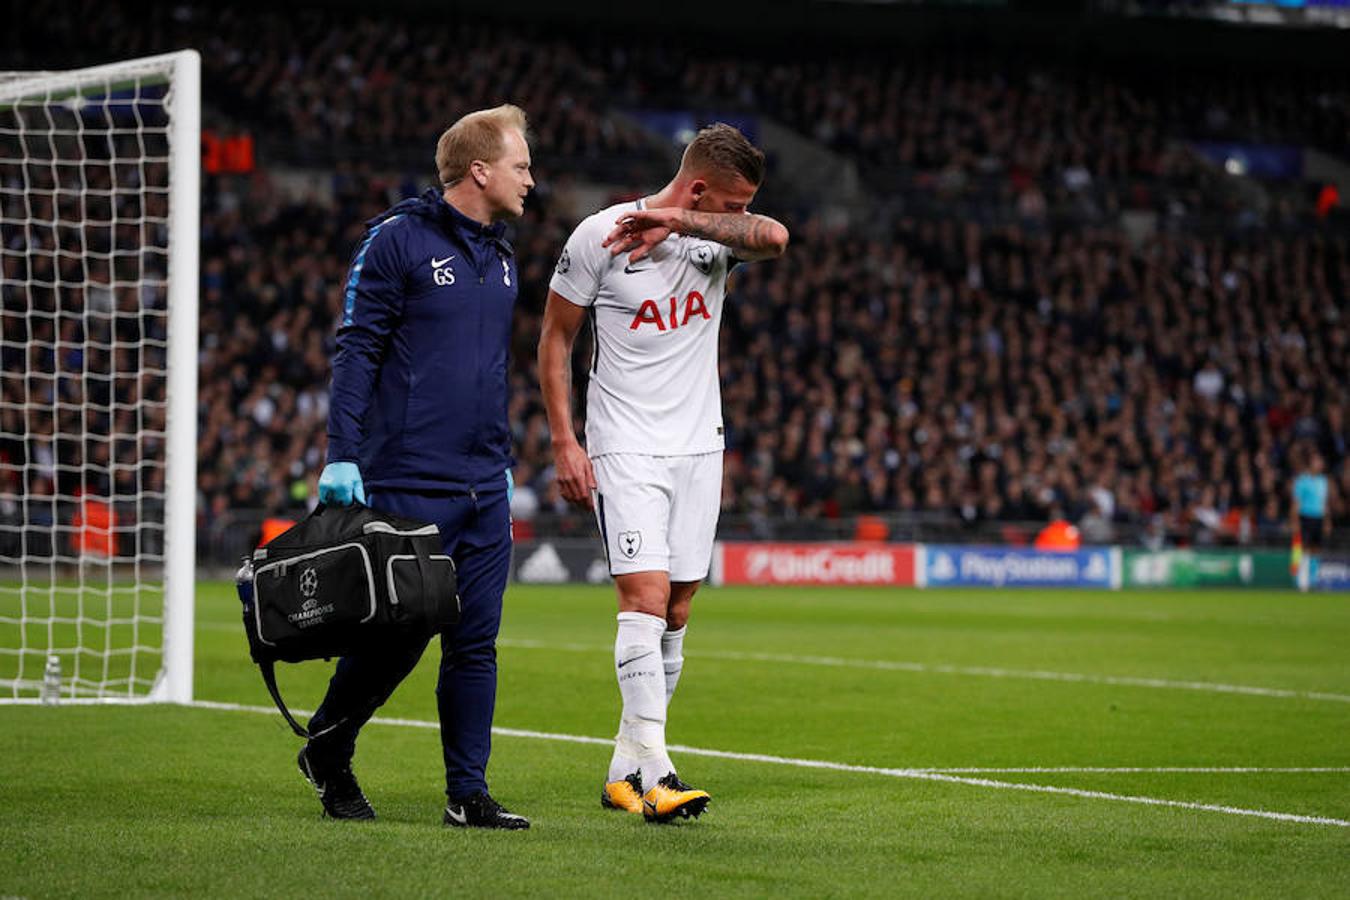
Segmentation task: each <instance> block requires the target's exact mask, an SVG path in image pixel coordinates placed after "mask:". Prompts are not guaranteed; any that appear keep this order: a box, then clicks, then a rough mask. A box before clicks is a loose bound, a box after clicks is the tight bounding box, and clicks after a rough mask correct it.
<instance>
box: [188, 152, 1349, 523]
mask: <svg viewBox="0 0 1350 900" xmlns="http://www.w3.org/2000/svg"><path fill="white" fill-rule="evenodd" d="M342 184H343V187H342V189H341V190H340V192H339V194H338V197H339V208H338V209H325V208H318V207H314V206H306V205H286V204H285V203H283V202H282V201H280V200H279V199H278V197H279V192H277V191H275V190H272V189H270V188H269V186H268V184H267V182H266V180H265V179H255V180H254V181H253V182H252V183H251V184H250V191H249V195H248V196H235V195H233V194H232V193H231V192H230V190H229V189H228V188H227V186H226V184H225V183H224V182H221V183H219V184H218V185H217V187H218V188H220V190H219V191H218V192H217V193H216V194H215V195H214V200H213V203H212V210H211V212H209V213H208V215H207V217H206V227H205V240H204V243H203V259H204V260H205V266H204V273H205V274H204V278H205V293H204V295H203V318H202V333H203V336H204V338H203V340H204V344H203V348H202V360H201V361H202V370H201V385H202V388H201V390H202V414H203V428H202V431H201V444H200V452H201V458H202V459H203V460H209V461H211V464H210V465H204V466H203V474H202V491H203V499H204V500H205V501H206V505H207V507H208V508H209V509H211V511H212V513H213V514H221V513H224V512H226V511H227V510H229V509H230V508H268V509H274V510H279V509H282V508H284V507H285V506H286V505H287V504H288V503H299V502H303V501H304V500H305V499H307V498H308V496H309V492H310V489H311V487H312V484H311V483H312V479H313V477H314V474H315V473H316V472H317V470H318V468H319V467H320V462H321V450H322V447H323V432H324V422H325V417H326V412H327V409H326V390H325V388H326V381H327V377H328V354H329V350H330V347H331V337H332V330H333V321H334V318H333V317H334V315H335V314H336V311H337V309H338V304H339V296H338V291H337V288H336V285H339V284H340V282H341V280H342V277H343V273H344V270H345V264H346V257H347V253H349V252H350V248H351V247H352V246H353V245H354V244H355V243H356V240H357V238H358V237H359V231H358V226H356V225H354V224H353V223H356V222H359V221H360V220H362V219H363V218H364V217H365V215H366V214H368V213H372V212H374V211H375V210H377V209H378V208H379V207H381V206H382V205H383V204H385V203H386V202H387V201H388V197H389V196H390V195H391V194H397V193H398V190H399V188H398V185H396V184H393V183H388V184H381V183H379V181H378V180H377V179H376V180H373V181H371V180H367V179H363V178H349V179H345V180H344V181H343V182H342ZM316 221H323V222H329V223H332V225H331V227H328V228H325V229H317V230H316V229H315V228H314V225H313V223H314V222H316ZM569 224H570V223H569V222H568V221H567V220H565V219H563V218H561V217H559V216H557V215H551V214H549V213H548V212H547V211H546V210H544V209H540V208H535V209H533V210H532V211H531V213H530V214H529V216H528V217H527V220H526V221H524V222H523V223H522V224H521V226H520V228H519V235H520V237H519V242H518V245H517V248H518V252H519V253H520V257H521V266H520V271H521V284H522V295H521V296H522V301H521V310H520V313H519V316H518V323H517V333H516V339H515V353H514V368H513V374H512V380H513V384H514V388H515V390H514V398H513V401H512V407H511V414H512V422H513V427H514V428H515V431H516V439H517V454H518V456H519V460H520V465H519V468H518V470H517V482H518V483H519V484H520V485H521V490H522V492H523V493H524V494H525V496H526V497H531V498H535V501H536V502H537V504H538V507H540V508H542V509H544V510H549V509H555V510H558V511H561V509H562V507H561V506H560V504H559V502H558V500H557V497H556V494H555V493H554V490H553V487H552V483H551V476H550V471H549V464H550V460H549V449H548V433H547V427H546V422H545V418H544V414H543V409H542V406H541V403H540V400H539V393H538V387H537V380H536V378H535V374H534V354H533V348H534V344H535V341H536V339H537V335H538V328H539V322H540V308H541V303H542V298H543V296H544V294H545V292H546V284H547V279H548V275H549V271H550V268H551V264H552V260H553V254H554V253H555V252H556V249H557V247H559V246H560V245H561V241H562V239H563V237H564V235H565V234H566V231H567V228H568V226H569ZM1347 290H1350V245H1347V242H1346V240H1345V239H1344V238H1343V237H1340V238H1324V237H1308V236H1300V237H1291V238H1283V239H1280V238H1266V239H1263V240H1260V241H1241V240H1232V239H1230V240H1223V239H1210V240H1202V239H1198V238H1174V237H1168V236H1162V237H1158V238H1155V239H1153V240H1151V241H1148V242H1146V243H1144V244H1143V245H1141V246H1135V245H1133V244H1132V243H1131V242H1130V241H1129V240H1127V239H1126V238H1125V237H1124V235H1122V234H1121V233H1119V232H1114V231H1110V230H1101V231H1097V232H1089V233H1083V234H1080V233H1073V232H1065V233H1062V234H1059V235H1053V236H1052V235H1046V234H1039V233H1033V232H1027V231H1023V230H1021V229H1019V228H1016V227H1008V228H1001V229H993V230H990V229H983V228H981V227H980V226H977V225H974V224H971V223H964V224H963V223H959V222H956V221H952V220H942V221H932V220H909V221H900V222H898V223H897V224H896V225H895V227H894V229H893V230H891V231H890V232H889V233H886V234H870V235H868V234H863V235H860V234H857V233H855V232H853V231H833V230H830V229H829V228H827V227H825V226H824V225H822V224H821V223H820V222H818V221H809V222H806V223H804V224H802V225H800V226H799V227H798V228H797V229H796V232H795V240H794V246H793V252H792V253H790V254H789V255H788V257H787V258H786V259H785V260H783V261H780V262H778V263H775V264H769V265H759V266H747V267H745V268H744V269H743V270H741V273H738V274H737V276H736V277H735V278H734V279H733V282H732V288H731V294H730V301H729V303H728V305H727V308H726V312H725V323H724V326H723V327H724V334H723V344H722V370H723V384H724V405H725V417H726V423H727V441H728V447H729V450H730V452H729V454H728V460H729V464H728V466H727V478H726V491H725V503H724V506H725V509H726V510H727V512H729V513H745V514H751V515H761V516H774V517H789V518H791V517H807V518H811V517H823V518H834V517H840V516H850V515H853V514H856V513H859V512H883V513H885V512H893V511H894V512H906V513H908V512H949V513H953V514H955V515H956V516H958V517H960V518H961V519H962V520H963V521H966V522H970V523H976V522H980V521H988V520H995V521H1037V520H1040V521H1043V520H1045V519H1047V518H1050V517H1052V516H1059V515H1064V516H1068V517H1069V518H1071V519H1073V520H1075V521H1079V522H1080V523H1081V524H1082V525H1083V526H1084V528H1085V530H1086V531H1087V533H1088V537H1089V538H1096V539H1110V538H1111V537H1112V536H1113V535H1114V534H1116V533H1117V531H1120V532H1121V534H1122V535H1124V534H1130V535H1145V534H1152V535H1154V536H1156V537H1157V538H1159V539H1162V538H1171V539H1175V540H1183V541H1188V542H1189V541H1200V542H1207V541H1219V540H1234V541H1236V540H1243V541H1251V540H1255V539H1257V538H1263V539H1267V540H1277V539H1280V538H1281V536H1282V535H1283V534H1284V533H1285V531H1284V529H1285V528H1286V523H1287V515H1288V511H1287V496H1288V484H1289V479H1290V477H1291V474H1292V472H1293V467H1294V466H1295V464H1296V460H1295V458H1294V454H1296V452H1298V450H1299V449H1300V448H1303V449H1316V450H1317V451H1319V452H1320V453H1321V454H1322V455H1323V457H1324V458H1325V459H1326V460H1327V461H1328V463H1329V466H1330V469H1331V471H1332V473H1333V477H1334V478H1336V479H1338V488H1339V492H1340V494H1341V496H1350V466H1346V465H1345V459H1346V457H1347V455H1348V454H1350V448H1347V446H1346V435H1347V432H1346V429H1345V421H1346V417H1347V413H1350V398H1347V396H1346V393H1345V389H1344V384H1346V383H1347V379H1348V378H1350V347H1347V339H1346V331H1345V328H1344V326H1343V323H1341V322H1340V321H1339V319H1338V316H1340V315H1343V314H1344V310H1345V297H1346V293H1347ZM584 358H585V354H584V353H579V354H578V365H580V364H581V361H582V360H584ZM584 380H585V379H584V373H582V372H578V378H577V382H578V384H579V385H580V384H584ZM279 471H284V472H285V473H286V479H285V480H284V481H283V480H279V479H278V477H277V473H278V472H279ZM529 509H530V507H529V506H528V505H527V506H526V507H525V508H524V511H526V512H528V511H529ZM1338 514H1339V515H1340V516H1341V517H1344V515H1345V510H1344V507H1340V508H1339V510H1338Z"/></svg>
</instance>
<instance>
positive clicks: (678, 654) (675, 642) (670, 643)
mask: <svg viewBox="0 0 1350 900" xmlns="http://www.w3.org/2000/svg"><path fill="white" fill-rule="evenodd" d="M688 628H689V626H688V625H685V626H683V627H681V628H668V629H666V633H665V634H663V635H661V664H662V666H663V667H664V668H665V670H666V706H667V707H669V706H670V698H671V697H673V696H675V685H677V684H679V683H680V671H681V670H682V669H683V668H684V633H685V631H687V630H688Z"/></svg>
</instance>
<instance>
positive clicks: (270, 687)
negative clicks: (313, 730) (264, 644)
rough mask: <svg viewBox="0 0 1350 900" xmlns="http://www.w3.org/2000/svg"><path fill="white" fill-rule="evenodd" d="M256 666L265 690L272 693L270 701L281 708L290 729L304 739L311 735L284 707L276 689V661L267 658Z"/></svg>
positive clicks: (284, 704)
mask: <svg viewBox="0 0 1350 900" xmlns="http://www.w3.org/2000/svg"><path fill="white" fill-rule="evenodd" d="M258 668H259V669H261V670H262V677H263V682H264V683H265V684H266V685H267V692H268V693H269V694H271V695H272V702H273V703H275V704H276V705H277V709H279V710H281V715H282V716H283V717H284V718H285V719H286V722H287V723H288V724H289V725H290V726H291V731H294V732H295V733H296V734H298V735H299V736H300V737H302V738H304V739H305V740H309V739H310V738H311V737H313V735H311V734H310V733H309V732H308V731H306V730H305V728H304V726H302V725H301V724H300V723H299V722H297V721H295V716H293V715H291V711H290V710H289V709H287V708H286V702H285V701H284V700H282V699H281V691H279V690H278V689H277V672H276V663H275V662H273V661H272V660H270V659H269V660H267V661H265V662H260V663H258Z"/></svg>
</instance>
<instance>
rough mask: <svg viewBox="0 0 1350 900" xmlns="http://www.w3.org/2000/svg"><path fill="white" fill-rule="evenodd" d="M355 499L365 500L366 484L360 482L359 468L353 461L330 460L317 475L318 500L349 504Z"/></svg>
mask: <svg viewBox="0 0 1350 900" xmlns="http://www.w3.org/2000/svg"><path fill="white" fill-rule="evenodd" d="M353 500H355V501H356V502H357V503H360V504H362V505H364V504H365V502H366V486H365V485H364V484H362V483H361V470H360V469H358V468H357V467H356V463H354V462H331V463H329V464H328V465H326V466H324V467H323V473H322V474H321V475H319V502H320V503H332V504H336V505H337V506H349V505H351V502H352V501H353Z"/></svg>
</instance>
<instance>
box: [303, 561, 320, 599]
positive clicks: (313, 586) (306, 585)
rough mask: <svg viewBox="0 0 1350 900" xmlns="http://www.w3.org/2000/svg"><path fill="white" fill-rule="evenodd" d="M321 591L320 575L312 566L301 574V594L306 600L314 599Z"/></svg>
mask: <svg viewBox="0 0 1350 900" xmlns="http://www.w3.org/2000/svg"><path fill="white" fill-rule="evenodd" d="M318 591H319V573H318V572H315V571H314V567H313V566H311V567H309V568H308V569H306V570H305V571H304V572H302V573H301V574H300V593H301V594H304V596H305V599H307V600H308V599H312V598H313V597H314V595H315V594H316V593H318Z"/></svg>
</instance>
